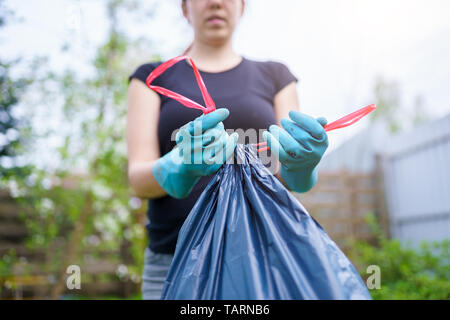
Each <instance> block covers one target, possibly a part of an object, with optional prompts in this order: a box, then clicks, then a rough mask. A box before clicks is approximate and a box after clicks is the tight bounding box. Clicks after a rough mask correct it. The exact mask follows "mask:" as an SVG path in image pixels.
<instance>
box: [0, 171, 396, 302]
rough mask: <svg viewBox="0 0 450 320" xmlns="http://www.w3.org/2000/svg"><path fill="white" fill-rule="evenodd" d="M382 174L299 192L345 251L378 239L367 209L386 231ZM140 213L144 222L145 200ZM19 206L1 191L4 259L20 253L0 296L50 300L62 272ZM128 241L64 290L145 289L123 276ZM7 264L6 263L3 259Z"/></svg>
mask: <svg viewBox="0 0 450 320" xmlns="http://www.w3.org/2000/svg"><path fill="white" fill-rule="evenodd" d="M380 177H382V175H381V174H379V172H374V173H373V174H350V173H349V172H346V171H340V172H336V173H324V172H321V173H320V174H319V179H318V182H317V184H316V186H315V187H314V188H313V189H311V190H310V191H309V192H307V193H305V194H296V193H294V196H296V197H297V198H298V199H299V200H300V202H301V203H302V204H303V206H304V207H305V208H306V209H307V210H308V212H309V213H310V214H311V215H312V216H313V217H314V218H315V219H316V220H317V221H318V222H319V223H320V224H321V225H322V226H323V227H324V229H325V230H326V232H327V233H328V234H329V235H330V237H331V238H332V239H333V240H334V241H335V242H336V243H337V244H338V245H339V246H340V247H341V248H342V249H343V250H344V251H346V249H347V247H346V246H347V242H346V240H347V239H350V238H353V239H366V240H369V241H372V240H373V237H372V235H371V233H370V232H369V228H368V226H367V224H366V222H365V220H364V216H365V214H366V213H368V212H372V213H374V214H375V215H377V216H378V217H379V218H380V220H381V222H382V227H383V229H384V230H385V231H386V232H387V230H388V229H389V228H388V221H387V214H386V210H385V206H384V199H383V196H382V195H383V192H382V189H381V186H382V183H383V182H382V181H381V178H380ZM142 203H143V205H142V206H141V208H140V209H138V212H136V213H137V214H136V216H137V217H138V219H141V223H142V224H144V222H145V209H146V201H143V202H142ZM18 212H19V208H18V205H17V204H16V203H15V202H14V199H12V198H11V197H10V196H9V195H8V194H7V193H6V192H0V258H1V259H4V257H6V255H7V253H8V252H9V251H10V250H11V249H12V250H14V251H15V252H16V254H17V261H16V263H15V265H14V268H13V269H12V270H10V271H9V273H7V274H5V270H3V274H2V273H1V272H2V270H1V269H0V298H3V299H27V298H48V297H49V295H50V292H51V289H52V287H53V286H54V285H55V282H56V279H57V274H58V272H60V270H52V266H51V265H50V266H49V265H48V259H49V254H50V253H51V251H52V250H51V249H50V250H49V249H47V250H42V249H29V248H27V246H26V245H25V239H26V237H27V235H28V230H27V227H26V226H25V224H24V222H23V221H22V219H20V218H19V214H18ZM127 245H128V244H127V243H126V242H124V243H123V246H122V248H121V250H118V251H104V252H100V253H96V254H95V256H94V255H93V252H89V251H84V252H83V264H82V266H80V267H81V269H82V270H81V271H82V274H84V275H85V278H84V279H83V281H82V287H81V290H75V291H71V290H67V289H66V290H65V292H64V294H66V295H70V294H71V293H75V294H76V295H85V296H89V297H94V298H95V297H103V296H106V295H112V296H118V297H127V296H130V295H132V294H136V293H138V292H139V290H140V279H134V281H133V279H130V278H125V279H121V278H120V277H119V276H118V275H117V274H118V271H120V268H122V269H124V268H126V267H127V266H130V265H133V264H135V262H133V261H132V259H131V258H130V256H129V254H128V252H129V250H128V248H127ZM3 262H4V261H3Z"/></svg>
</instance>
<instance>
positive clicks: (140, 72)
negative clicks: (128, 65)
mask: <svg viewBox="0 0 450 320" xmlns="http://www.w3.org/2000/svg"><path fill="white" fill-rule="evenodd" d="M159 64H161V62H153V63H145V64H142V65H140V66H139V67H137V69H136V70H135V71H134V72H133V73H132V74H131V75H130V76H129V77H128V84H129V83H130V81H131V79H133V78H136V79H139V80H141V81H142V82H143V83H145V82H146V80H147V77H148V75H149V74H150V73H151V72H152V71H153V70H154V69H155V68H156V67H157V66H158V65H159Z"/></svg>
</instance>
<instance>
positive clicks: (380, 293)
mask: <svg viewBox="0 0 450 320" xmlns="http://www.w3.org/2000/svg"><path fill="white" fill-rule="evenodd" d="M367 221H368V223H369V226H370V228H371V230H372V232H374V234H375V235H376V238H377V245H375V246H374V245H372V244H369V243H368V242H366V241H355V242H353V243H352V244H351V248H352V249H351V251H350V252H349V257H350V258H351V259H352V261H353V262H354V263H355V265H357V266H358V270H361V276H362V277H365V278H367V276H368V275H367V273H366V268H367V267H368V266H369V265H377V266H379V268H380V271H381V288H380V289H372V290H370V293H371V295H372V297H373V298H374V299H395V300H397V299H401V300H407V299H408V300H409V299H420V300H422V299H450V281H449V280H450V263H449V262H450V256H449V247H450V241H449V240H443V241H440V242H425V241H424V242H422V243H421V244H420V246H417V247H413V246H412V245H411V244H410V243H407V244H402V243H401V242H400V241H399V240H397V239H388V238H387V237H386V236H385V234H384V233H383V232H382V230H381V228H380V227H379V225H378V224H377V222H376V218H375V216H374V215H373V214H369V215H367Z"/></svg>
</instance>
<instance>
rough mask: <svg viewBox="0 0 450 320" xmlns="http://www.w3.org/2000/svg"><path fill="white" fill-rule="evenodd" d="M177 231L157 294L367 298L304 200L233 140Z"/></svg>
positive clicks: (247, 148) (176, 296)
mask: <svg viewBox="0 0 450 320" xmlns="http://www.w3.org/2000/svg"><path fill="white" fill-rule="evenodd" d="M233 157H234V163H226V164H224V165H223V166H222V167H221V168H220V169H219V171H218V172H217V173H216V175H215V176H214V177H213V178H212V180H211V181H210V183H209V184H208V186H207V187H206V189H205V190H204V192H203V193H202V195H201V196H200V197H199V199H198V200H197V202H196V204H195V206H194V207H193V209H192V211H191V212H190V214H189V216H188V218H187V219H186V221H185V223H184V224H183V227H182V228H181V230H180V233H179V235H178V242H177V247H176V251H175V256H174V259H173V261H172V264H171V267H170V270H169V272H168V274H167V278H166V282H165V286H164V288H163V292H162V296H161V298H162V299H371V296H370V294H369V292H368V290H367V288H366V286H365V284H364V282H363V281H362V279H361V277H360V276H359V274H358V272H357V270H356V269H355V268H354V266H353V265H352V264H351V262H350V261H349V260H348V258H347V257H346V256H345V255H344V253H343V252H342V251H341V250H340V249H339V248H338V246H337V245H336V243H335V242H333V241H332V240H331V239H330V238H329V236H328V235H327V233H326V232H325V231H324V229H323V228H322V227H321V226H320V225H319V224H318V223H317V222H316V221H315V220H314V219H313V218H312V217H311V216H310V215H309V214H308V212H307V211H306V209H305V208H304V207H303V206H302V204H301V203H300V202H299V201H298V200H297V199H296V198H295V197H293V196H292V195H291V193H290V192H289V191H288V190H287V189H286V188H285V187H284V186H283V185H282V184H281V182H280V181H279V180H278V179H277V178H276V177H274V176H273V175H272V174H271V173H270V172H269V170H268V169H267V168H266V167H265V166H264V165H263V164H262V163H261V161H260V160H259V158H258V157H257V153H256V148H255V147H254V146H250V145H242V144H238V145H237V147H236V149H235V152H234V155H233Z"/></svg>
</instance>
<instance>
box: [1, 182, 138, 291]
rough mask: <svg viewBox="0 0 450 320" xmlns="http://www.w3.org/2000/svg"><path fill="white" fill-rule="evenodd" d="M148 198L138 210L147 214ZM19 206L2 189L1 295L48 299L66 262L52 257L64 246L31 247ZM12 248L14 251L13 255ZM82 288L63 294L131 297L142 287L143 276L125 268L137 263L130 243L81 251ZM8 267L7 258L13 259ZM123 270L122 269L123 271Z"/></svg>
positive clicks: (62, 244)
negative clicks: (58, 262) (53, 260)
mask: <svg viewBox="0 0 450 320" xmlns="http://www.w3.org/2000/svg"><path fill="white" fill-rule="evenodd" d="M144 211H145V202H143V205H142V206H141V208H140V209H138V210H137V212H136V214H137V217H138V219H142V217H145V213H144ZM19 212H20V207H19V205H18V204H17V203H16V202H15V200H14V199H13V198H11V197H10V195H9V194H8V193H7V192H5V191H4V190H1V191H0V259H2V261H1V264H0V299H48V298H50V297H51V292H52V288H53V287H54V286H55V284H56V281H57V278H58V275H59V274H61V271H62V272H64V270H65V269H66V268H67V266H58V265H52V263H51V262H50V258H51V256H52V254H54V252H55V251H56V250H58V249H60V250H61V248H64V247H65V243H64V241H66V240H67V239H61V242H60V243H59V245H58V247H59V248H47V249H39V248H37V249H36V248H34V249H30V248H29V247H28V246H27V244H26V239H27V237H28V235H29V231H28V229H27V227H26V225H25V222H24V221H23V219H21V218H20V217H19ZM11 252H14V255H13V256H12V257H11ZM81 257H82V262H81V263H80V269H81V276H82V282H81V289H76V290H69V289H67V288H65V289H64V291H63V297H68V298H69V297H70V296H71V295H73V296H78V297H80V296H81V297H90V298H95V297H105V296H116V297H129V296H131V295H136V294H137V293H139V290H140V277H138V278H136V277H129V276H127V275H126V274H125V275H123V272H124V271H125V273H126V270H127V268H129V267H130V266H132V265H135V264H136V263H135V262H134V261H133V259H132V257H131V255H130V254H129V243H128V242H127V241H123V242H122V245H121V248H120V249H119V250H103V251H98V250H96V251H95V252H94V250H89V249H86V250H84V251H83V252H82V254H81ZM11 259H13V260H12V261H11V263H10V264H11V265H10V266H9V267H8V261H7V260H11ZM121 272H122V273H121Z"/></svg>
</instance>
